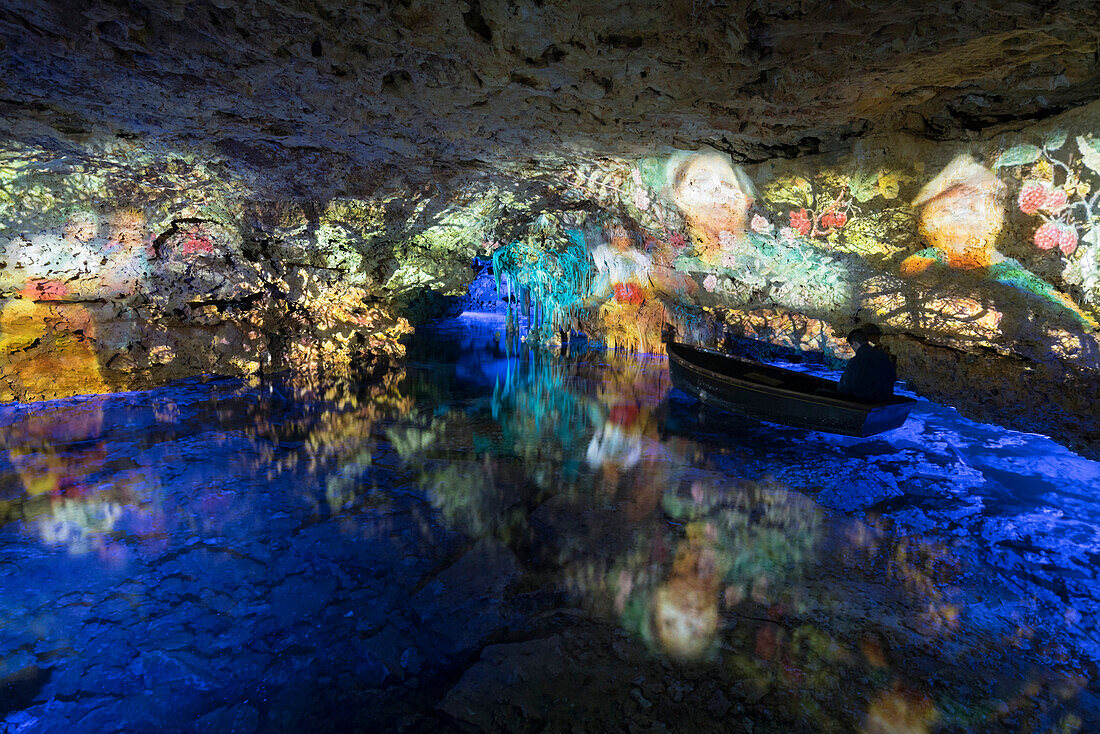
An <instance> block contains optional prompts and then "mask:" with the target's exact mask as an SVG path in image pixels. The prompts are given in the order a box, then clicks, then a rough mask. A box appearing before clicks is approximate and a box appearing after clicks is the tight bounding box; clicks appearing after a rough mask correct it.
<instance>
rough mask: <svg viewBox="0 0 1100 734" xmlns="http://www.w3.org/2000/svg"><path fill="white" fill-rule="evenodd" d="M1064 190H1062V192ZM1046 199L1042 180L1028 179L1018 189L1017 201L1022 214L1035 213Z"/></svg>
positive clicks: (1045, 189) (1045, 188)
mask: <svg viewBox="0 0 1100 734" xmlns="http://www.w3.org/2000/svg"><path fill="white" fill-rule="evenodd" d="M1064 193H1065V192H1063V194H1064ZM1046 200H1047V185H1046V184H1045V183H1043V182H1042V181H1028V182H1027V183H1025V184H1024V186H1023V188H1021V189H1020V196H1019V198H1018V199H1017V203H1018V204H1019V206H1020V211H1022V212H1023V213H1024V214H1035V213H1037V212H1038V211H1039V210H1040V209H1042V208H1043V205H1044V204H1045V203H1046Z"/></svg>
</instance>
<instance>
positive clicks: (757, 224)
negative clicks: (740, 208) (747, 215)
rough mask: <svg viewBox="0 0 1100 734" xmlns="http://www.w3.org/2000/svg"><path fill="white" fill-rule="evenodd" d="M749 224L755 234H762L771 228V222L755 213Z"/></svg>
mask: <svg viewBox="0 0 1100 734" xmlns="http://www.w3.org/2000/svg"><path fill="white" fill-rule="evenodd" d="M750 226H751V227H752V231H753V232H756V233H757V234H764V233H765V232H768V231H770V230H771V228H772V225H771V223H769V222H768V220H767V219H765V218H764V217H762V216H760V215H759V214H757V215H755V216H754V217H753V218H752V224H751V225H750Z"/></svg>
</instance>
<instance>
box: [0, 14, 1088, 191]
mask: <svg viewBox="0 0 1100 734" xmlns="http://www.w3.org/2000/svg"><path fill="white" fill-rule="evenodd" d="M1098 38H1100V6H1098V5H1097V4H1096V3H1095V2H1093V1H1092V0H1081V1H1079V2H1062V3H1005V2H1002V1H1001V0H981V1H979V2H944V1H943V0H939V1H936V2H859V1H856V0H851V1H849V2H813V1H810V0H803V1H801V2H798V1H791V2H779V3H765V2H743V1H736V0H735V1H734V2H728V3H723V2H715V1H713V0H682V1H681V0H677V1H674V2H649V3H646V2H623V3H617V2H600V3H591V2H557V3H551V2H538V1H537V0H529V1H527V0H525V1H522V2H518V3H517V2H515V1H514V0H467V1H466V2H454V1H450V0H444V1H442V2H436V1H434V0H433V1H432V2H415V1H414V2H382V3H353V2H346V1H345V2H327V3H307V2H272V1H266V0H253V1H251V2H230V1H229V0H215V1H213V2H164V3H140V2H133V1H130V2H125V1H118V2H97V3H94V4H91V5H88V6H86V7H84V8H80V7H77V6H75V5H73V4H70V3H60V2H54V3H48V2H20V3H15V4H8V5H5V7H4V8H3V9H0V46H2V52H3V53H2V59H3V60H2V63H0V70H2V73H0V105H2V107H3V126H4V129H3V130H2V131H0V132H2V133H3V134H4V135H5V136H6V137H8V138H9V139H11V140H19V141H22V142H24V143H32V144H34V145H37V146H39V147H41V148H53V149H55V150H64V149H65V147H66V146H67V145H75V146H80V145H83V146H87V145H89V143H90V142H94V141H100V142H102V141H103V140H108V139H113V140H122V141H126V140H130V141H133V140H138V141H142V143H143V144H145V145H150V146H154V145H155V146H160V147H162V148H163V149H164V150H173V149H186V150H191V151H195V150H199V151H202V152H203V153H204V155H206V156H207V157H208V158H209V159H210V160H212V161H213V162H214V163H216V164H221V165H225V166H227V167H231V168H234V169H236V170H240V171H245V172H247V173H248V175H249V176H250V177H251V178H252V180H253V182H254V183H255V185H256V186H257V187H258V188H260V189H264V190H266V192H267V193H268V194H275V195H289V196H294V197H298V198H301V197H316V198H323V197H325V196H331V195H364V194H369V193H370V192H372V191H376V190H378V188H379V187H384V186H387V185H388V186H391V187H398V188H400V187H410V186H411V187H416V186H426V185H433V182H434V185H438V184H439V182H440V181H452V182H455V181H469V180H471V178H476V177H477V176H481V175H484V174H485V173H486V172H498V173H506V174H512V175H515V176H537V175H539V174H552V172H553V171H554V170H555V169H557V168H559V167H561V166H563V165H568V164H569V163H570V162H571V161H573V160H576V159H580V158H592V157H598V156H608V155H610V156H639V155H644V154H648V153H652V152H653V151H655V150H661V149H668V148H688V149H696V148H704V147H708V146H709V147H713V148H716V149H719V150H722V151H725V152H728V153H729V154H730V155H731V156H732V157H733V159H734V160H735V161H737V162H743V163H753V162H759V161H763V160H767V159H770V158H776V157H779V158H791V157H796V156H799V155H805V154H813V153H823V152H830V151H839V150H843V149H846V148H850V147H851V145H852V143H853V139H854V138H857V137H859V136H865V135H868V134H871V133H891V132H901V133H906V134H909V135H914V136H918V137H924V138H933V139H937V140H940V139H949V140H959V139H966V138H967V137H968V136H973V135H975V134H977V133H978V132H979V131H981V130H984V129H987V128H989V127H991V126H996V125H1000V124H1006V123H1008V124H1012V123H1014V122H1017V121H1020V122H1024V121H1034V120H1037V119H1042V118H1045V117H1049V116H1052V115H1054V114H1057V113H1060V112H1063V111H1065V110H1067V109H1069V108H1072V107H1075V106H1078V105H1081V104H1084V103H1086V102H1089V101H1092V100H1094V99H1096V98H1097V97H1100V74H1098V73H1097V72H1098V65H1100V62H1098V53H1097V50H1098Z"/></svg>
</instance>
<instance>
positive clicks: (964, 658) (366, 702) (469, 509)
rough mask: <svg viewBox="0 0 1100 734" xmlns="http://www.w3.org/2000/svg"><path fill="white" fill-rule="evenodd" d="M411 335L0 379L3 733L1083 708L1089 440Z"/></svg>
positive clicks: (1072, 714)
mask: <svg viewBox="0 0 1100 734" xmlns="http://www.w3.org/2000/svg"><path fill="white" fill-rule="evenodd" d="M407 346H408V352H407V355H406V358H405V359H404V360H403V361H402V362H401V363H399V364H398V365H396V366H394V367H393V368H392V369H388V370H380V371H378V372H377V373H375V374H372V375H366V376H363V377H362V378H361V379H359V380H355V381H347V380H343V381H337V380H332V381H324V380H320V381H295V380H293V379H289V378H287V379H271V380H266V381H264V382H263V383H261V384H259V385H249V384H248V383H247V382H245V381H242V380H237V379H229V378H205V379H199V378H195V379H189V380H184V381H181V382H178V383H175V384H172V385H169V386H166V387H162V388H157V389H154V390H151V391H145V392H131V393H120V394H115V395H108V396H95V397H86V398H69V399H63V400H56V401H49V402H44V403H38V404H33V405H12V406H7V407H4V408H3V409H0V425H2V426H3V430H4V434H3V435H4V436H5V438H4V446H3V449H4V454H3V457H2V459H0V492H2V495H0V497H2V500H0V501H2V504H0V507H2V508H3V516H2V521H3V526H2V529H0V560H2V563H0V587H2V588H3V590H4V593H3V596H2V598H0V620H2V627H0V659H2V660H3V665H4V668H3V670H2V674H3V678H2V680H3V681H4V684H3V685H4V688H3V689H2V697H0V701H2V702H3V706H4V708H3V710H2V711H0V714H2V715H3V717H4V718H3V722H4V726H5V731H11V732H21V731H36V732H37V731H49V732H53V731H57V732H62V731H64V732H101V731H113V730H125V731H150V730H154V729H159V730H165V731H168V730H171V731H175V730H180V731H183V730H188V731H190V730H194V731H211V732H214V731H254V730H260V731H267V730H281V731H307V730H308V731H351V730H359V731H382V730H408V731H455V732H465V731H482V730H484V731H490V730H501V731H620V730H621V731H628V730H629V731H663V730H669V731H855V730H862V731H906V732H909V731H932V730H944V731H961V730H967V731H995V730H997V731H999V730H1002V729H1012V730H1021V731H1090V730H1094V727H1095V726H1097V725H1098V724H1100V682H1098V679H1097V673H1096V667H1095V665H1096V661H1097V659H1098V656H1100V631H1098V629H1097V625H1096V620H1097V611H1098V610H1100V584H1098V578H1097V576H1098V571H1097V565H1098V564H1097V559H1098V553H1100V533H1098V531H1097V529H1096V528H1097V525H1098V522H1100V496H1098V492H1097V490H1098V489H1100V463H1098V462H1096V461H1092V460H1088V459H1085V458H1082V457H1080V456H1078V455H1076V454H1074V453H1073V452H1071V451H1069V450H1068V449H1066V448H1064V447H1062V446H1060V445H1058V444H1057V443H1055V442H1054V441H1052V440H1051V439H1049V438H1046V437H1043V436H1040V435H1037V434H1026V433H1019V432H1015V431H1011V430H1008V429H1005V428H1000V427H996V426H993V425H988V424H981V423H976V422H973V421H970V420H968V419H966V418H963V417H961V416H960V415H959V414H958V413H957V412H956V411H955V410H953V409H951V408H947V407H944V406H941V405H937V404H935V403H931V402H928V401H925V400H921V401H919V402H918V404H917V405H916V407H915V408H914V409H913V411H912V415H911V416H910V418H909V420H908V421H907V422H906V424H905V425H904V426H903V427H902V428H900V429H897V430H894V431H890V432H887V433H885V434H882V435H879V436H875V437H871V438H866V439H861V438H849V437H843V436H834V435H829V434H824V433H816V432H813V431H807V430H803V429H798V428H789V427H784V426H779V425H776V424H771V423H764V422H758V421H754V420H751V419H747V418H739V417H737V416H734V415H731V414H729V413H724V412H721V411H714V410H712V409H702V408H701V407H700V405H699V404H698V403H696V402H694V401H693V400H692V399H690V398H689V397H688V396H686V395H684V394H682V393H680V392H679V391H678V390H673V389H672V388H671V385H670V381H669V375H668V362H667V359H666V358H664V357H660V356H646V355H637V354H626V353H622V352H615V351H609V350H603V349H596V348H589V347H586V346H585V345H583V344H570V345H569V347H568V349H553V350H548V349H542V348H537V347H532V346H530V345H528V344H527V343H525V342H523V341H521V340H519V339H517V338H515V337H514V336H510V335H509V334H508V333H507V332H506V330H505V328H504V317H503V315H502V314H499V313H497V314H464V315H463V316H461V317H459V318H458V319H452V320H445V321H439V322H436V323H434V324H429V325H426V326H424V327H422V328H421V329H419V330H418V331H417V333H416V334H415V335H413V336H412V337H409V338H408V342H407ZM808 369H812V368H808ZM816 369H818V371H821V370H822V369H823V368H816ZM834 377H835V375H834ZM1075 727H1076V728H1075Z"/></svg>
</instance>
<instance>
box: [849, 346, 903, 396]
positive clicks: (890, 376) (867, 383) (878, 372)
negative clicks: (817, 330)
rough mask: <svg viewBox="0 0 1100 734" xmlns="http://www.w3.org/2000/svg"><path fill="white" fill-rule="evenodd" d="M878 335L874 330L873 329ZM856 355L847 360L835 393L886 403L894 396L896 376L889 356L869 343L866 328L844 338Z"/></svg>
mask: <svg viewBox="0 0 1100 734" xmlns="http://www.w3.org/2000/svg"><path fill="white" fill-rule="evenodd" d="M874 331H875V332H878V330H877V329H875V330H874ZM846 338H847V340H848V343H849V344H850V345H851V346H852V349H854V350H856V356H854V357H852V358H851V359H850V360H848V366H847V367H845V368H844V374H843V375H842V376H841V378H840V384H839V385H838V386H837V392H838V393H840V394H841V395H851V396H853V397H857V398H860V399H862V400H889V399H890V398H892V397H893V396H894V383H895V382H897V379H898V373H897V371H896V370H895V369H894V363H893V362H892V361H890V355H888V354H887V353H886V352H884V351H882V350H881V349H879V348H878V347H876V346H875V345H873V344H871V339H872V338H874V337H873V336H872V335H871V334H870V333H868V329H856V330H854V331H852V332H851V333H849V334H848V336H847V337H846Z"/></svg>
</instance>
